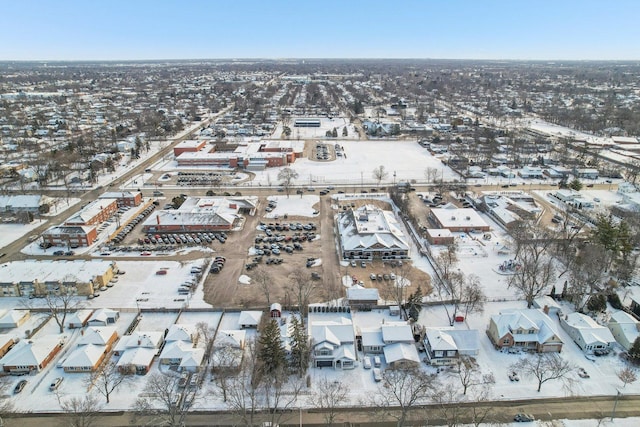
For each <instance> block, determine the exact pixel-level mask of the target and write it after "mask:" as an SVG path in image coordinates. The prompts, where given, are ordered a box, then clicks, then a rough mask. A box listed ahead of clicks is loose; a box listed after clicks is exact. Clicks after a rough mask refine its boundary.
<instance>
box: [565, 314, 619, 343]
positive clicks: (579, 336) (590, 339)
mask: <svg viewBox="0 0 640 427" xmlns="http://www.w3.org/2000/svg"><path fill="white" fill-rule="evenodd" d="M560 326H561V327H562V329H564V330H565V331H566V332H567V333H568V334H569V336H570V337H571V338H572V339H573V341H574V342H575V343H576V344H578V347H580V348H581V349H582V350H583V351H586V352H591V351H608V350H610V349H611V347H612V346H613V345H614V344H615V343H616V339H615V338H614V337H613V335H612V334H611V331H610V330H609V329H608V328H606V327H604V326H602V325H599V324H598V323H596V321H595V320H593V319H592V318H590V317H589V316H587V315H584V314H582V313H571V314H567V315H565V316H562V317H560Z"/></svg>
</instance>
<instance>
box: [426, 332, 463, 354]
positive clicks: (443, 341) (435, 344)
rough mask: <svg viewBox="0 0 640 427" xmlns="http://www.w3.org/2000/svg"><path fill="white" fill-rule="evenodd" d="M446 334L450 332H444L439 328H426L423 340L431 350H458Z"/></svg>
mask: <svg viewBox="0 0 640 427" xmlns="http://www.w3.org/2000/svg"><path fill="white" fill-rule="evenodd" d="M448 332H450V331H444V330H442V329H439V328H426V334H425V338H426V340H427V341H428V342H429V345H430V346H431V349H432V350H434V351H435V350H439V351H447V350H457V349H458V346H457V345H456V342H455V340H454V339H453V337H452V336H451V335H450V334H449V333H448Z"/></svg>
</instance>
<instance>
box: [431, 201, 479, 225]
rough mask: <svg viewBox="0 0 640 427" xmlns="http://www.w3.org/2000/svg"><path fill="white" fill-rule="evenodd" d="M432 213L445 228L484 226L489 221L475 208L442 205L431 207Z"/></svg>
mask: <svg viewBox="0 0 640 427" xmlns="http://www.w3.org/2000/svg"><path fill="white" fill-rule="evenodd" d="M431 214H432V215H433V216H434V217H435V218H436V219H437V220H438V222H439V223H440V224H441V225H442V227H443V228H456V227H471V228H484V227H487V223H486V222H485V220H484V219H482V217H481V216H480V215H479V214H478V212H476V210H475V209H473V208H458V207H455V206H454V207H452V208H448V207H446V206H445V207H442V208H431Z"/></svg>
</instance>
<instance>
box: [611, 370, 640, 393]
mask: <svg viewBox="0 0 640 427" xmlns="http://www.w3.org/2000/svg"><path fill="white" fill-rule="evenodd" d="M616 375H617V376H618V378H619V379H620V381H622V388H624V387H626V386H627V384H631V383H634V382H636V380H637V379H638V376H637V374H636V371H635V369H633V368H630V367H628V366H627V367H625V368H622V369H620V370H619V371H617V372H616Z"/></svg>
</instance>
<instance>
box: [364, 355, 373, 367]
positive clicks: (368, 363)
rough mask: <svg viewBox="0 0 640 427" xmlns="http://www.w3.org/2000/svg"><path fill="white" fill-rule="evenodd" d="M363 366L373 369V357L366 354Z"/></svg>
mask: <svg viewBox="0 0 640 427" xmlns="http://www.w3.org/2000/svg"><path fill="white" fill-rule="evenodd" d="M362 367H363V368H364V369H371V358H370V357H369V356H365V357H364V359H362Z"/></svg>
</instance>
